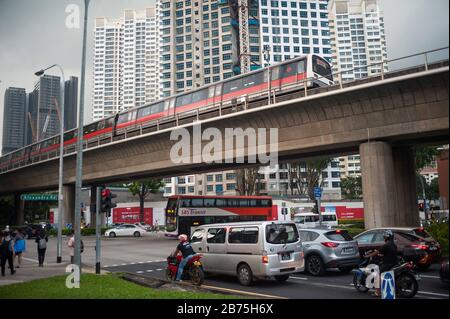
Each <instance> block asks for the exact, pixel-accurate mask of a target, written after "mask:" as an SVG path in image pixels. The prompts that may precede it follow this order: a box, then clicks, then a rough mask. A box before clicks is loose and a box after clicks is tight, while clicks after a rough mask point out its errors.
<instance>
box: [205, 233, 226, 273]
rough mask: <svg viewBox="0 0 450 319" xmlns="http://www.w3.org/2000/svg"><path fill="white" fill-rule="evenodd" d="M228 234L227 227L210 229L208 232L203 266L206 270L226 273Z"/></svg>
mask: <svg viewBox="0 0 450 319" xmlns="http://www.w3.org/2000/svg"><path fill="white" fill-rule="evenodd" d="M226 234H227V229H226V227H215V228H208V230H207V232H206V243H205V251H204V254H205V258H204V260H203V264H204V266H205V270H208V269H210V270H211V271H218V272H222V271H224V270H225V269H224V265H225V264H226V258H227V255H226V251H227V250H226V245H225V237H226Z"/></svg>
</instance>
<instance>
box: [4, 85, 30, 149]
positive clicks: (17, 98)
mask: <svg viewBox="0 0 450 319" xmlns="http://www.w3.org/2000/svg"><path fill="white" fill-rule="evenodd" d="M26 101H27V95H26V92H25V89H23V88H15V87H10V88H8V89H6V91H5V97H4V110H3V112H4V113H3V141H2V154H3V155H4V154H6V153H9V152H12V151H14V150H16V149H19V148H22V147H23V146H24V142H25V112H26Z"/></svg>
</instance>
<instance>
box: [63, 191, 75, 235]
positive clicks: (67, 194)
mask: <svg viewBox="0 0 450 319" xmlns="http://www.w3.org/2000/svg"><path fill="white" fill-rule="evenodd" d="M63 196H64V216H63V227H65V225H66V224H68V223H70V224H72V225H73V223H74V221H75V185H64V186H63Z"/></svg>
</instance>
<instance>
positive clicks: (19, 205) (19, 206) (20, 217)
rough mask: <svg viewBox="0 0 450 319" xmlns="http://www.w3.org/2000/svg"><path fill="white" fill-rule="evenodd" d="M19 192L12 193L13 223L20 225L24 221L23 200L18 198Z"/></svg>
mask: <svg viewBox="0 0 450 319" xmlns="http://www.w3.org/2000/svg"><path fill="white" fill-rule="evenodd" d="M20 195H21V194H14V221H13V224H14V225H16V226H21V225H23V224H24V222H25V201H23V200H21V199H20Z"/></svg>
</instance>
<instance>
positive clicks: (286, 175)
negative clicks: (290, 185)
mask: <svg viewBox="0 0 450 319" xmlns="http://www.w3.org/2000/svg"><path fill="white" fill-rule="evenodd" d="M288 178H289V177H288V173H287V172H280V179H288Z"/></svg>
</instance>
